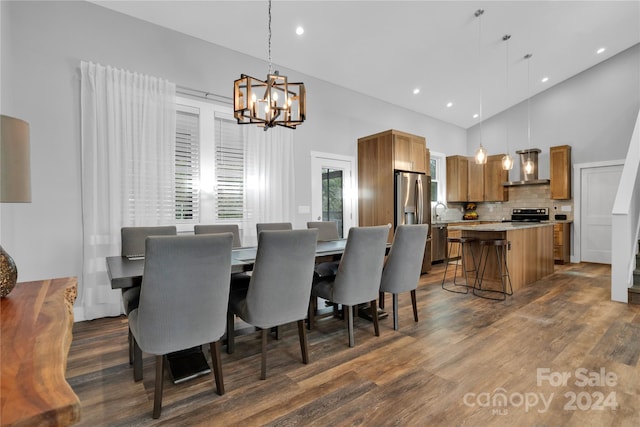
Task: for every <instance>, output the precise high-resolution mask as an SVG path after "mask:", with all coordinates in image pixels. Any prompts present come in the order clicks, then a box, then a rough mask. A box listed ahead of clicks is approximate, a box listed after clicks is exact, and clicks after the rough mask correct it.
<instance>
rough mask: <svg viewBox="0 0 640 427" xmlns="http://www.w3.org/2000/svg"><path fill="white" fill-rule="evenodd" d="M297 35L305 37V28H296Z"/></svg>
mask: <svg viewBox="0 0 640 427" xmlns="http://www.w3.org/2000/svg"><path fill="white" fill-rule="evenodd" d="M296 34H297V35H299V36H301V35H303V34H304V28H302V27H298V28H296Z"/></svg>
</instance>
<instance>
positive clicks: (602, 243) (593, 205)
mask: <svg viewBox="0 0 640 427" xmlns="http://www.w3.org/2000/svg"><path fill="white" fill-rule="evenodd" d="M621 173H622V166H619V165H615V166H602V167H593V168H585V169H582V170H581V178H580V179H581V183H580V188H581V191H580V222H581V228H582V230H581V232H580V235H581V237H580V242H581V243H580V253H581V254H580V257H581V260H582V261H584V262H597V263H603V264H611V217H612V215H611V212H612V211H613V202H614V199H615V197H616V192H617V190H618V184H619V183H620V174H621Z"/></svg>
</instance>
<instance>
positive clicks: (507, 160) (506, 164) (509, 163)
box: [502, 34, 513, 171]
mask: <svg viewBox="0 0 640 427" xmlns="http://www.w3.org/2000/svg"><path fill="white" fill-rule="evenodd" d="M510 39H511V35H510V34H505V35H504V36H503V37H502V40H503V41H504V42H505V46H506V48H505V51H506V55H505V58H506V59H505V63H506V86H507V87H506V91H505V93H506V98H507V105H508V104H509V40H510ZM508 115H509V112H508V111H507V112H506V114H505V130H506V139H507V154H505V155H504V156H502V169H503V170H506V171H508V170H511V169H513V157H511V156H510V155H509V120H508Z"/></svg>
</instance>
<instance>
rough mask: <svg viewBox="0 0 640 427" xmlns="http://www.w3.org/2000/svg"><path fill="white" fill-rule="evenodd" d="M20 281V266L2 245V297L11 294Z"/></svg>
mask: <svg viewBox="0 0 640 427" xmlns="http://www.w3.org/2000/svg"><path fill="white" fill-rule="evenodd" d="M17 281H18V268H17V267H16V263H15V262H13V258H11V256H9V254H8V253H7V252H6V251H5V250H4V249H3V248H2V246H0V297H2V298H4V297H6V296H7V295H9V292H11V291H12V290H13V288H14V287H15V286H16V282H17Z"/></svg>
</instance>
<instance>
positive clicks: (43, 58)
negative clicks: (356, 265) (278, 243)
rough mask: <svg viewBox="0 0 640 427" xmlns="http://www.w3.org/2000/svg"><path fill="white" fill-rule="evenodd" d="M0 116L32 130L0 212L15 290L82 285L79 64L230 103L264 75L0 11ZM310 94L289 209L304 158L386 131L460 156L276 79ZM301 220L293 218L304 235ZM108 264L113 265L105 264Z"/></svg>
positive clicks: (170, 45) (154, 35)
mask: <svg viewBox="0 0 640 427" xmlns="http://www.w3.org/2000/svg"><path fill="white" fill-rule="evenodd" d="M0 7H1V8H2V12H1V13H0V15H1V20H2V21H1V25H2V28H1V36H2V39H1V47H0V50H1V54H2V58H1V79H2V80H1V93H2V99H1V100H0V101H1V104H0V110H1V112H2V114H7V115H12V116H16V117H19V118H22V119H24V120H26V121H28V122H29V123H30V127H31V162H32V164H31V173H32V200H33V201H32V203H30V204H23V205H18V204H2V205H1V207H0V241H1V242H2V246H3V247H4V248H5V249H6V250H7V252H9V253H10V254H11V255H12V256H13V258H14V259H15V261H16V263H17V265H18V268H19V280H20V281H28V280H38V279H45V278H50V277H61V276H80V275H81V271H82V256H81V254H82V224H81V223H82V212H81V206H82V204H81V187H80V185H81V183H80V176H81V174H80V172H81V164H80V109H79V104H80V102H79V99H80V94H79V87H80V85H79V70H78V67H79V63H80V61H81V60H87V61H93V62H98V63H101V64H104V65H112V66H115V67H118V68H124V69H128V70H131V71H136V72H140V73H145V74H151V75H155V76H159V77H163V78H167V79H169V80H171V81H174V82H176V83H177V84H178V85H182V86H186V87H191V88H196V89H202V90H207V91H210V92H213V93H217V94H222V95H231V93H232V84H233V80H235V79H237V78H238V77H239V76H240V74H241V73H246V74H249V75H253V76H256V77H260V76H265V75H266V72H267V64H266V62H265V61H262V60H258V59H255V58H252V57H248V56H246V55H242V54H239V53H237V52H233V51H230V50H228V49H225V48H222V47H220V46H217V45H213V44H210V43H206V42H203V41H202V40H198V39H195V38H192V37H188V36H185V35H182V34H178V33H176V32H173V31H170V30H166V29H163V28H160V27H157V26H155V25H152V24H149V23H146V22H143V21H139V20H136V19H134V18H130V17H127V16H124V15H120V14H118V13H116V12H113V11H110V10H107V9H104V8H101V7H99V6H96V5H94V4H91V3H85V2H75V1H74V2H55V1H51V2H17V1H2V2H0ZM280 71H281V72H282V74H285V75H287V76H288V77H289V78H290V79H291V80H292V81H299V80H300V81H303V82H304V83H305V85H306V87H307V100H308V104H309V105H308V119H307V121H306V122H305V123H304V124H303V125H301V126H300V127H299V128H298V129H296V130H295V131H293V132H295V136H294V137H295V141H296V150H295V160H296V165H297V167H296V183H295V184H296V205H307V206H310V205H311V200H310V176H309V166H310V157H309V153H310V151H322V152H334V153H337V154H342V155H350V156H354V157H355V156H356V140H357V138H358V137H361V136H366V135H369V134H372V133H375V132H379V131H383V130H386V129H390V128H395V129H398V130H402V131H405V132H410V133H415V134H418V135H422V136H424V137H426V139H427V145H428V146H429V148H431V149H434V150H435V151H439V152H445V153H459V152H464V151H465V150H466V149H467V141H466V131H465V130H463V129H461V128H458V127H456V126H452V125H449V124H446V123H443V122H440V121H438V120H435V119H432V118H430V117H426V116H423V115H420V114H417V113H413V112H411V111H407V110H405V109H401V108H398V107H394V106H392V105H389V104H386V103H383V102H380V101H377V100H375V99H372V98H369V97H366V96H363V95H360V94H357V93H355V92H352V91H349V90H346V89H343V88H339V87H336V86H334V85H331V84H328V83H327V82H324V81H320V80H318V79H313V78H311V77H309V76H306V75H301V74H299V73H296V72H293V71H291V70H286V69H283V68H281V69H280ZM309 219H310V217H309V215H298V216H297V217H296V220H295V222H296V225H298V226H303V225H304V224H305V223H306V221H307V220H309ZM114 255H117V254H114Z"/></svg>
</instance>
